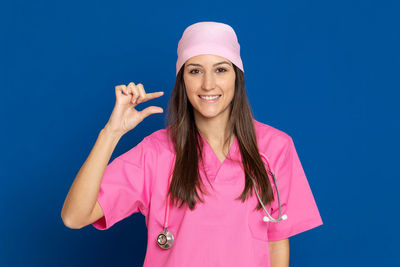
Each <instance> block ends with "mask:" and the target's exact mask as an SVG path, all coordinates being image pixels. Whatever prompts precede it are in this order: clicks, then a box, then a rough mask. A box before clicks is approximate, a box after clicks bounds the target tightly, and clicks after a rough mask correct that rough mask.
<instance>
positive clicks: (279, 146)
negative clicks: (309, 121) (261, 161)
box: [253, 119, 292, 153]
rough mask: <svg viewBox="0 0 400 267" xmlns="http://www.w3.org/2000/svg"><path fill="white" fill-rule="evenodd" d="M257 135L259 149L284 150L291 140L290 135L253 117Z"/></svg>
mask: <svg viewBox="0 0 400 267" xmlns="http://www.w3.org/2000/svg"><path fill="white" fill-rule="evenodd" d="M253 123H254V128H255V131H256V136H257V145H258V147H259V149H260V150H261V151H270V152H275V153H276V152H278V151H282V150H285V149H286V148H287V147H288V146H289V145H290V143H291V142H292V137H291V136H290V135H289V134H288V133H286V132H284V131H282V130H280V129H277V128H275V127H273V126H271V125H268V124H266V123H262V122H259V121H257V120H255V119H253Z"/></svg>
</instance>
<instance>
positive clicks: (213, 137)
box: [194, 112, 229, 144]
mask: <svg viewBox="0 0 400 267" xmlns="http://www.w3.org/2000/svg"><path fill="white" fill-rule="evenodd" d="M194 115H195V116H194V117H195V121H196V126H197V128H198V129H199V132H200V134H201V135H202V136H203V137H204V138H205V139H206V140H207V141H208V142H209V143H212V144H223V143H224V142H225V139H226V138H227V133H228V129H227V126H228V116H229V112H223V113H221V114H220V115H219V116H216V117H214V118H206V117H204V116H202V115H201V114H198V113H197V112H195V114H194Z"/></svg>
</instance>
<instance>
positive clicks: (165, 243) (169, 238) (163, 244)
mask: <svg viewBox="0 0 400 267" xmlns="http://www.w3.org/2000/svg"><path fill="white" fill-rule="evenodd" d="M261 156H262V157H264V158H265V160H266V161H267V165H268V172H269V173H270V174H271V175H272V177H273V178H274V184H275V188H276V194H277V196H278V206H279V215H278V218H277V219H274V218H272V217H271V215H270V214H269V213H268V211H267V209H266V208H265V206H264V204H263V202H262V200H261V197H260V195H259V194H258V191H257V188H256V186H255V182H254V179H253V178H251V179H252V180H253V186H254V190H255V191H256V194H257V198H258V201H260V203H261V205H262V207H263V209H264V211H265V212H266V214H267V215H266V216H264V218H263V221H264V222H279V221H282V220H286V219H287V215H286V214H283V215H282V216H281V200H280V196H279V190H278V185H277V182H276V177H275V174H274V172H272V168H271V166H270V165H269V160H268V158H267V156H265V155H264V153H261ZM173 162H174V161H173ZM171 176H172V175H171V174H170V176H169V178H168V185H169V184H170V180H171ZM166 206H167V207H166V211H165V217H164V230H163V231H162V232H161V233H160V234H159V235H158V236H157V244H158V245H159V246H160V248H162V249H169V248H170V247H172V244H173V243H174V236H173V234H172V233H171V232H170V231H168V229H167V227H168V218H169V208H170V207H169V195H168V200H167V203H166Z"/></svg>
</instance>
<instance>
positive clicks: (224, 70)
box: [218, 68, 227, 72]
mask: <svg viewBox="0 0 400 267" xmlns="http://www.w3.org/2000/svg"><path fill="white" fill-rule="evenodd" d="M218 70H223V71H222V72H226V71H227V70H226V69H224V68H218ZM220 72H221V71H220Z"/></svg>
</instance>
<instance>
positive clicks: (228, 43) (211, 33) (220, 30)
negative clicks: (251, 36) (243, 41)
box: [176, 21, 244, 75]
mask: <svg viewBox="0 0 400 267" xmlns="http://www.w3.org/2000/svg"><path fill="white" fill-rule="evenodd" d="M201 54H213V55H217V56H221V57H224V58H226V59H228V60H230V61H231V62H232V63H233V64H235V65H236V66H237V67H238V68H239V69H241V70H242V71H243V72H244V69H243V63H242V59H241V58H240V45H239V42H238V40H237V37H236V33H235V31H234V30H233V28H232V27H231V26H229V25H227V24H225V23H220V22H212V21H204V22H197V23H195V24H192V25H190V26H189V27H187V28H186V29H185V31H184V32H183V35H182V38H181V39H180V40H179V43H178V60H177V61H176V75H178V72H179V70H180V68H181V67H182V65H183V64H185V62H186V60H188V59H189V58H191V57H194V56H197V55H201Z"/></svg>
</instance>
